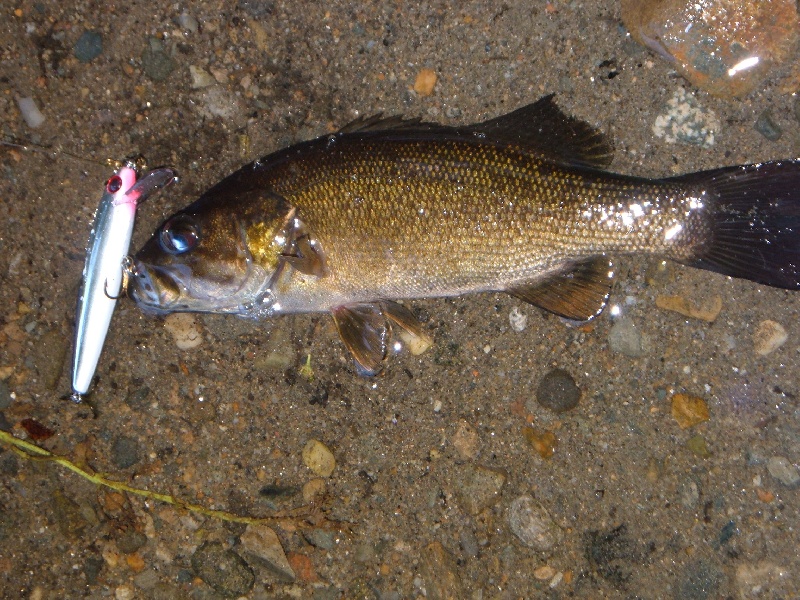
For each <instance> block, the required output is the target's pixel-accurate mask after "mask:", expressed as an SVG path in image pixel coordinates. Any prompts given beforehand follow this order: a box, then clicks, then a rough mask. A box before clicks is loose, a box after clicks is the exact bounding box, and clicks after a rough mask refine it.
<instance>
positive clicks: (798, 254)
mask: <svg viewBox="0 0 800 600" xmlns="http://www.w3.org/2000/svg"><path fill="white" fill-rule="evenodd" d="M671 180H672V181H675V182H681V183H687V184H691V185H693V186H697V187H699V188H701V189H703V190H705V191H706V192H707V194H706V196H707V200H708V203H707V209H708V217H709V218H708V222H707V225H708V227H709V229H710V232H709V236H708V238H707V239H706V240H704V241H703V242H702V243H701V244H700V246H699V248H698V250H697V252H696V253H695V255H694V256H693V257H692V258H690V259H686V260H681V261H680V262H682V263H683V264H686V265H688V266H691V267H697V268H700V269H706V270H708V271H714V272H716V273H722V274H723V275H729V276H731V277H740V278H742V279H749V280H750V281H755V282H757V283H761V284H764V285H769V286H773V287H779V288H785V289H792V290H796V289H800V159H796V160H782V161H774V162H767V163H760V164H752V165H744V166H738V167H726V168H722V169H715V170H713V171H701V172H698V173H691V174H689V175H683V176H680V177H675V178H672V179H671ZM704 200H705V199H704Z"/></svg>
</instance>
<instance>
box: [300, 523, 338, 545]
mask: <svg viewBox="0 0 800 600" xmlns="http://www.w3.org/2000/svg"><path fill="white" fill-rule="evenodd" d="M303 537H304V538H305V539H306V541H307V542H308V543H309V544H311V545H312V546H314V547H316V548H322V549H323V550H333V547H334V546H335V545H336V543H335V541H334V535H333V532H332V531H328V530H327V529H321V528H319V527H315V528H314V529H308V530H304V531H303Z"/></svg>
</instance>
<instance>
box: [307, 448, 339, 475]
mask: <svg viewBox="0 0 800 600" xmlns="http://www.w3.org/2000/svg"><path fill="white" fill-rule="evenodd" d="M303 464H305V466H307V467H308V468H309V469H311V470H312V471H313V472H314V474H315V475H319V476H320V477H330V476H331V473H333V469H334V468H336V459H335V458H334V456H333V452H331V451H330V450H329V449H328V447H327V446H326V445H325V444H323V443H322V442H320V441H319V440H308V443H306V445H305V447H304V448H303Z"/></svg>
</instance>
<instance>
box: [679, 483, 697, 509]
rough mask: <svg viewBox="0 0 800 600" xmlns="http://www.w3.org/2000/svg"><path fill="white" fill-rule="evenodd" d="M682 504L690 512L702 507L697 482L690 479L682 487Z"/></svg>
mask: <svg viewBox="0 0 800 600" xmlns="http://www.w3.org/2000/svg"><path fill="white" fill-rule="evenodd" d="M680 496H681V504H683V506H684V507H685V508H687V509H689V510H695V509H697V507H698V506H699V505H700V487H699V486H698V485H697V482H696V481H694V480H692V479H689V480H688V481H684V482H683V483H682V484H681V486H680Z"/></svg>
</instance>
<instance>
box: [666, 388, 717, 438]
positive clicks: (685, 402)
mask: <svg viewBox="0 0 800 600" xmlns="http://www.w3.org/2000/svg"><path fill="white" fill-rule="evenodd" d="M672 417H673V418H674V419H675V420H676V421H677V422H678V427H680V428H681V429H688V428H689V427H693V426H694V425H697V424H698V423H702V422H703V421H708V419H709V414H708V405H707V404H706V401H705V400H703V399H702V398H698V397H697V396H690V395H688V394H675V395H674V396H672Z"/></svg>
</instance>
